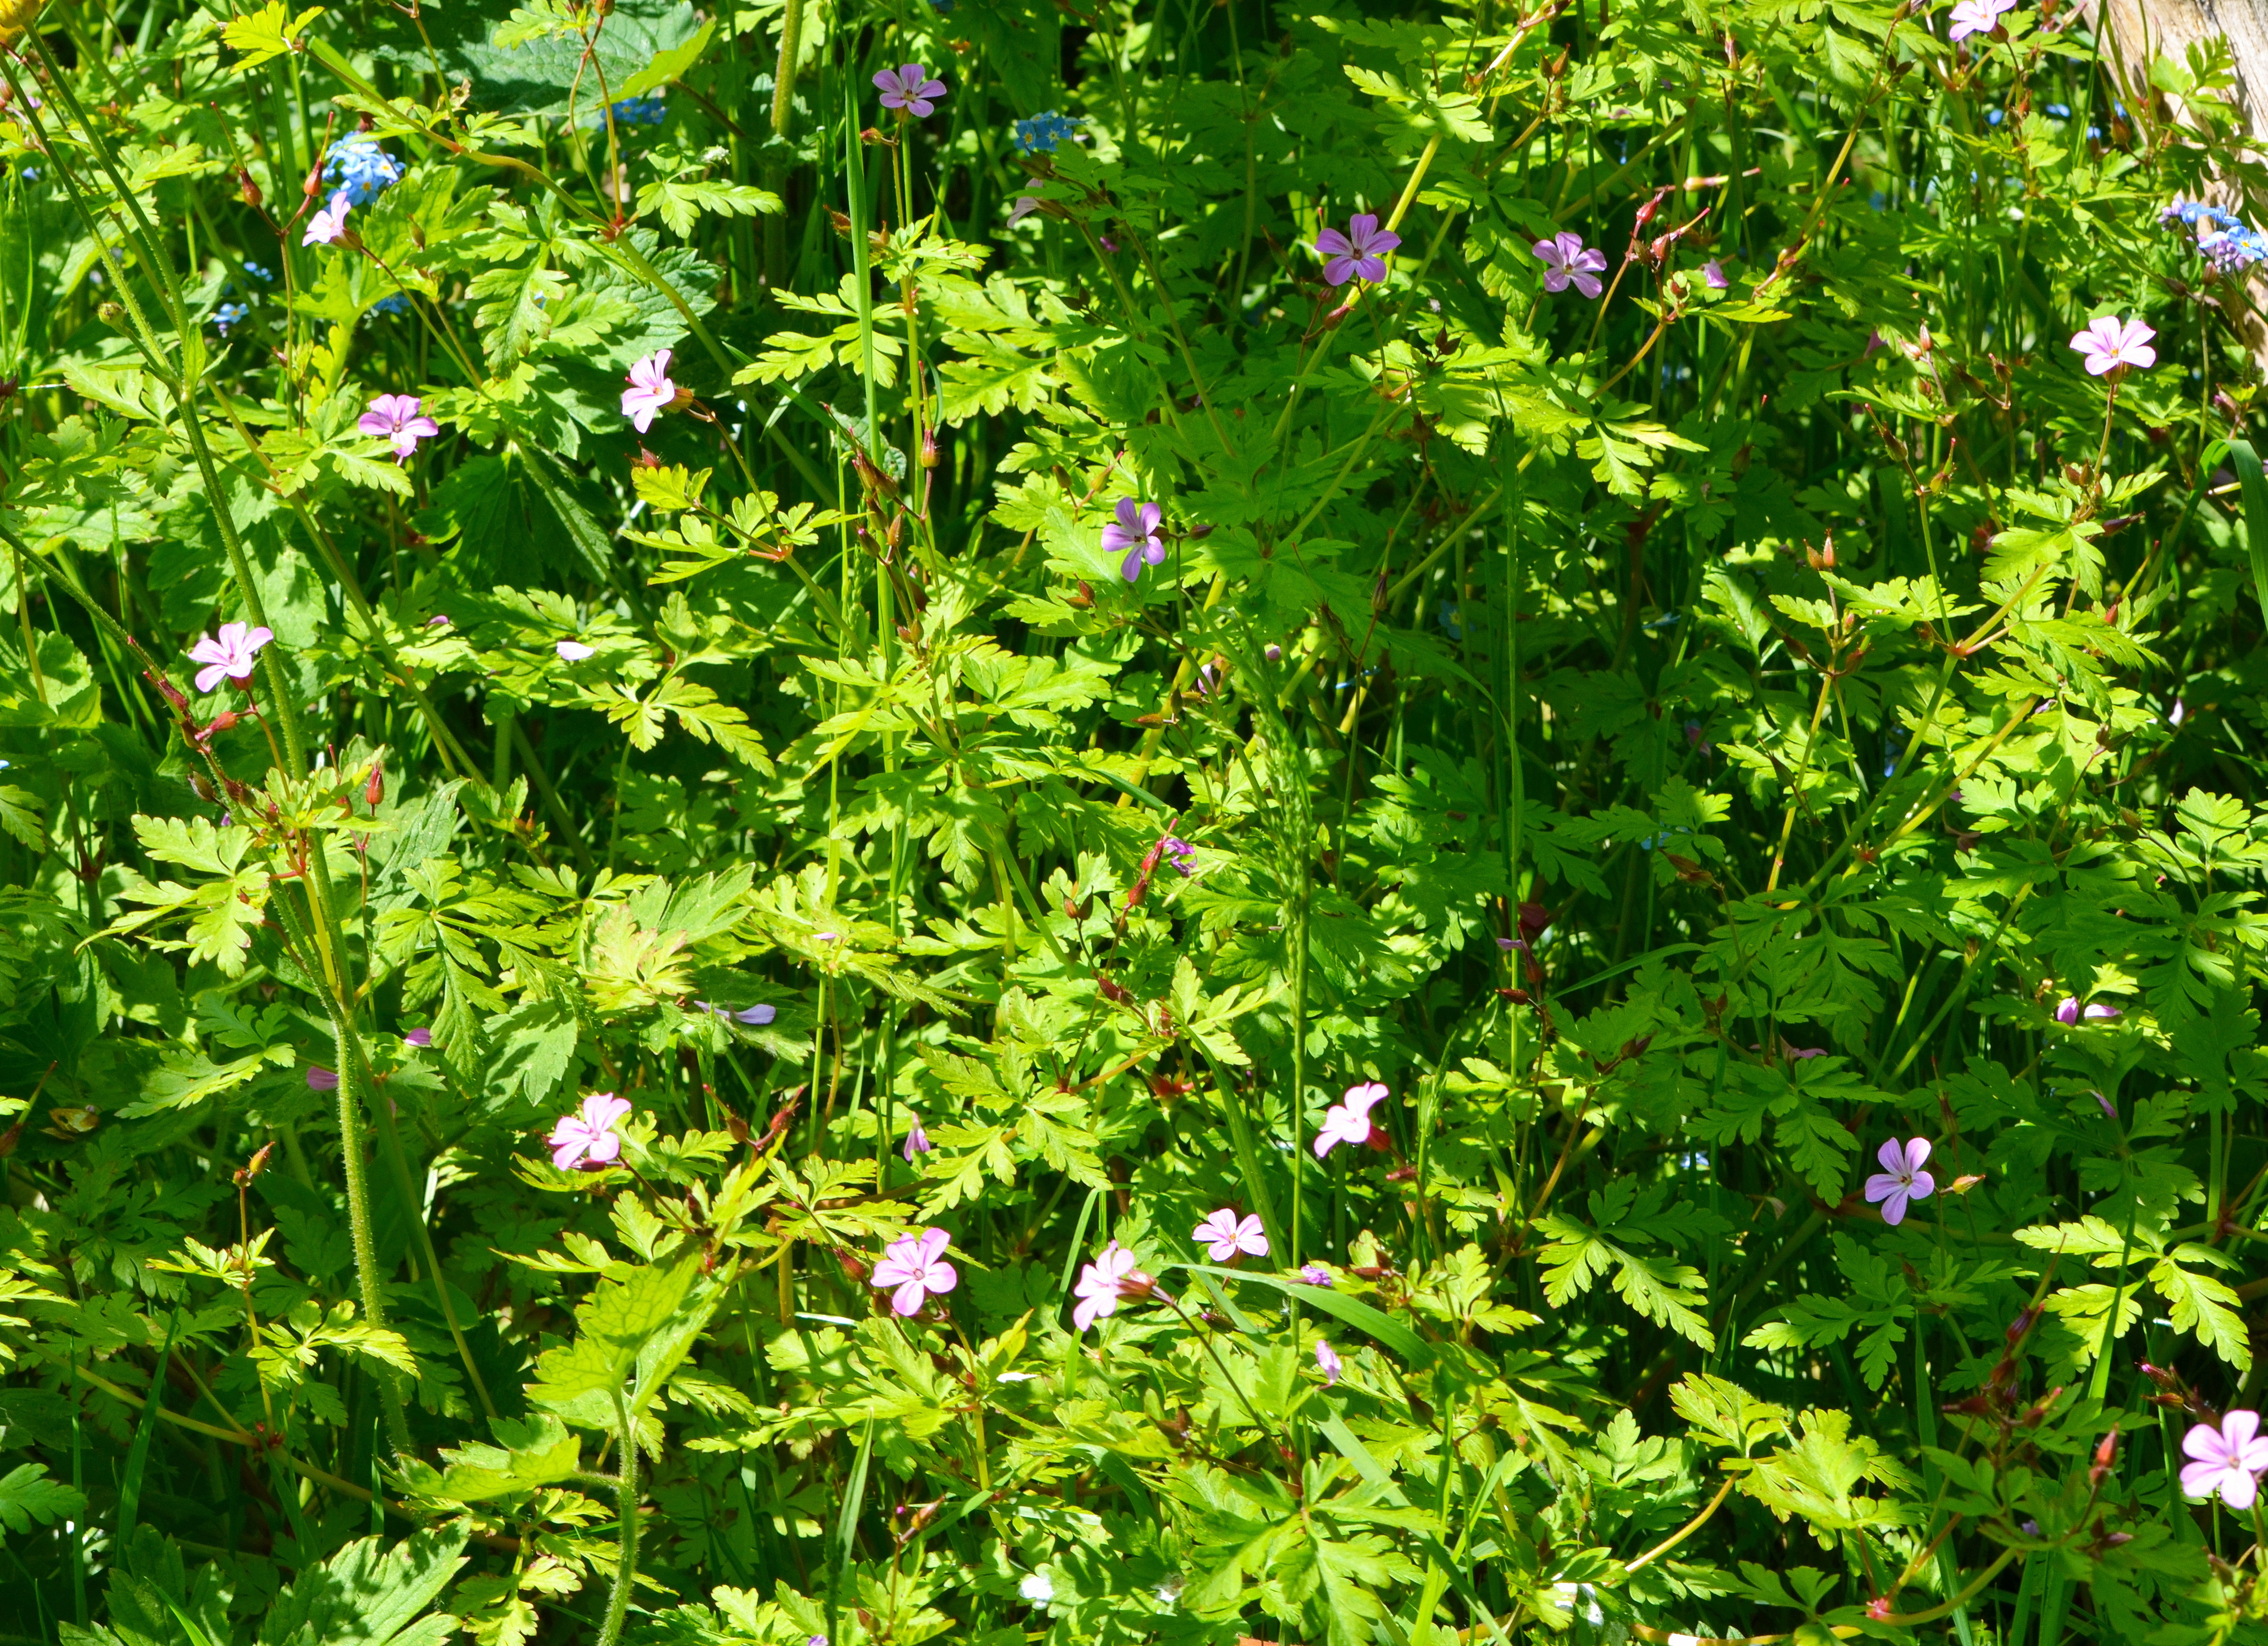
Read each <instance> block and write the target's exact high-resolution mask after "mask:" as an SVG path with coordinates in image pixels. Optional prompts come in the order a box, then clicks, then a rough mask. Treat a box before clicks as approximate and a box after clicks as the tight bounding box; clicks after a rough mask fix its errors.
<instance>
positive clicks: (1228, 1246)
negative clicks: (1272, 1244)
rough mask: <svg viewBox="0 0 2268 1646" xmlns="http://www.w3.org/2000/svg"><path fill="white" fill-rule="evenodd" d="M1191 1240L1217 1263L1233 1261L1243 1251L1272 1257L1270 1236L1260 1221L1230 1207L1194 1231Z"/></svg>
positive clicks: (1224, 1208)
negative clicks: (1240, 1213) (1269, 1247)
mask: <svg viewBox="0 0 2268 1646" xmlns="http://www.w3.org/2000/svg"><path fill="white" fill-rule="evenodd" d="M1189 1238H1190V1239H1191V1240H1194V1241H1196V1242H1197V1244H1199V1245H1201V1246H1203V1247H1204V1249H1205V1251H1207V1253H1208V1254H1210V1255H1211V1258H1212V1260H1213V1261H1214V1262H1215V1263H1231V1262H1233V1261H1234V1260H1235V1258H1236V1254H1237V1253H1238V1252H1240V1251H1248V1252H1250V1253H1251V1254H1252V1255H1253V1256H1254V1257H1256V1258H1264V1257H1266V1256H1267V1255H1268V1236H1267V1235H1266V1234H1264V1233H1263V1232H1262V1229H1261V1227H1260V1219H1259V1218H1258V1217H1257V1216H1256V1215H1253V1214H1247V1215H1245V1216H1244V1217H1242V1218H1239V1217H1238V1216H1237V1214H1236V1213H1235V1210H1234V1209H1233V1207H1226V1206H1224V1207H1221V1208H1220V1210H1219V1211H1218V1212H1215V1213H1214V1214H1212V1215H1211V1217H1208V1218H1207V1219H1205V1221H1204V1222H1202V1223H1199V1224H1198V1225H1197V1227H1196V1228H1195V1229H1191V1230H1190V1231H1189Z"/></svg>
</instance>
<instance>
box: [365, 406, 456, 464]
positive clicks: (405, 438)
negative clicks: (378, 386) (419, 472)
mask: <svg viewBox="0 0 2268 1646" xmlns="http://www.w3.org/2000/svg"><path fill="white" fill-rule="evenodd" d="M423 404H424V402H422V401H420V400H419V399H418V398H417V396H416V395H379V397H378V398H377V399H375V400H373V401H372V402H370V410H368V411H365V412H364V413H363V414H362V417H361V418H360V420H359V421H357V423H356V424H355V427H357V428H358V429H360V430H361V431H362V432H364V433H365V434H374V435H377V436H378V437H379V438H380V439H386V440H389V441H391V442H393V445H394V461H395V462H397V463H399V462H404V461H408V460H409V457H410V456H411V454H414V453H415V452H416V450H417V442H418V441H420V440H422V439H425V438H426V437H427V436H429V435H434V434H438V433H440V432H441V425H440V424H438V423H436V422H434V421H433V419H432V418H431V417H424V416H422V415H420V414H421V411H422V410H423Z"/></svg>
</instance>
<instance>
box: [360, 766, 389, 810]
mask: <svg viewBox="0 0 2268 1646" xmlns="http://www.w3.org/2000/svg"><path fill="white" fill-rule="evenodd" d="M362 799H363V804H364V805H365V806H367V807H369V808H371V810H372V811H376V810H377V809H378V808H379V806H380V805H382V804H384V803H385V801H386V764H385V763H384V762H383V761H380V762H378V763H376V764H373V765H372V767H371V769H370V781H369V782H368V783H366V784H365V785H364V786H363V791H362Z"/></svg>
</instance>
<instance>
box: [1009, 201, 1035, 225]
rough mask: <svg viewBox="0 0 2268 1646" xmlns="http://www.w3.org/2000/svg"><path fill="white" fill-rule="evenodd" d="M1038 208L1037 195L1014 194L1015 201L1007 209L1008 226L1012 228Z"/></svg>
mask: <svg viewBox="0 0 2268 1646" xmlns="http://www.w3.org/2000/svg"><path fill="white" fill-rule="evenodd" d="M1039 209H1040V197H1039V196H1037V195H1018V196H1016V203H1015V204H1014V205H1013V206H1012V207H1010V208H1009V210H1008V226H1009V227H1010V228H1012V229H1013V228H1014V227H1015V226H1016V225H1018V224H1019V223H1021V222H1022V221H1023V220H1024V219H1025V218H1028V217H1030V216H1031V215H1032V213H1034V212H1035V211H1037V210H1039Z"/></svg>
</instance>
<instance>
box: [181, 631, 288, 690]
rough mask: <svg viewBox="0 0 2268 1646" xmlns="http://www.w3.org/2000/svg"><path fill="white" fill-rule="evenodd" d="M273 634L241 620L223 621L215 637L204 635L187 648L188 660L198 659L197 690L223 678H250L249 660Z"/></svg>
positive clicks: (195, 661) (240, 679)
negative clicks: (242, 622) (200, 665)
mask: <svg viewBox="0 0 2268 1646" xmlns="http://www.w3.org/2000/svg"><path fill="white" fill-rule="evenodd" d="M274 638H276V634H275V631H273V630H271V629H266V628H253V627H250V626H248V625H247V624H241V623H225V624H221V626H220V634H219V636H218V638H215V637H214V636H212V635H210V634H208V635H204V636H202V637H200V638H199V639H198V641H197V643H196V644H195V646H191V647H190V648H189V661H191V662H193V663H203V665H204V667H203V668H201V669H199V670H197V690H199V691H211V690H215V689H217V687H218V686H219V685H220V683H221V682H222V681H223V680H233V681H237V682H239V683H242V682H244V681H247V680H249V679H251V678H252V668H253V660H254V659H255V658H257V657H258V656H259V655H260V648H261V646H265V645H267V644H268V643H269V641H270V640H272V639H274Z"/></svg>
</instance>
